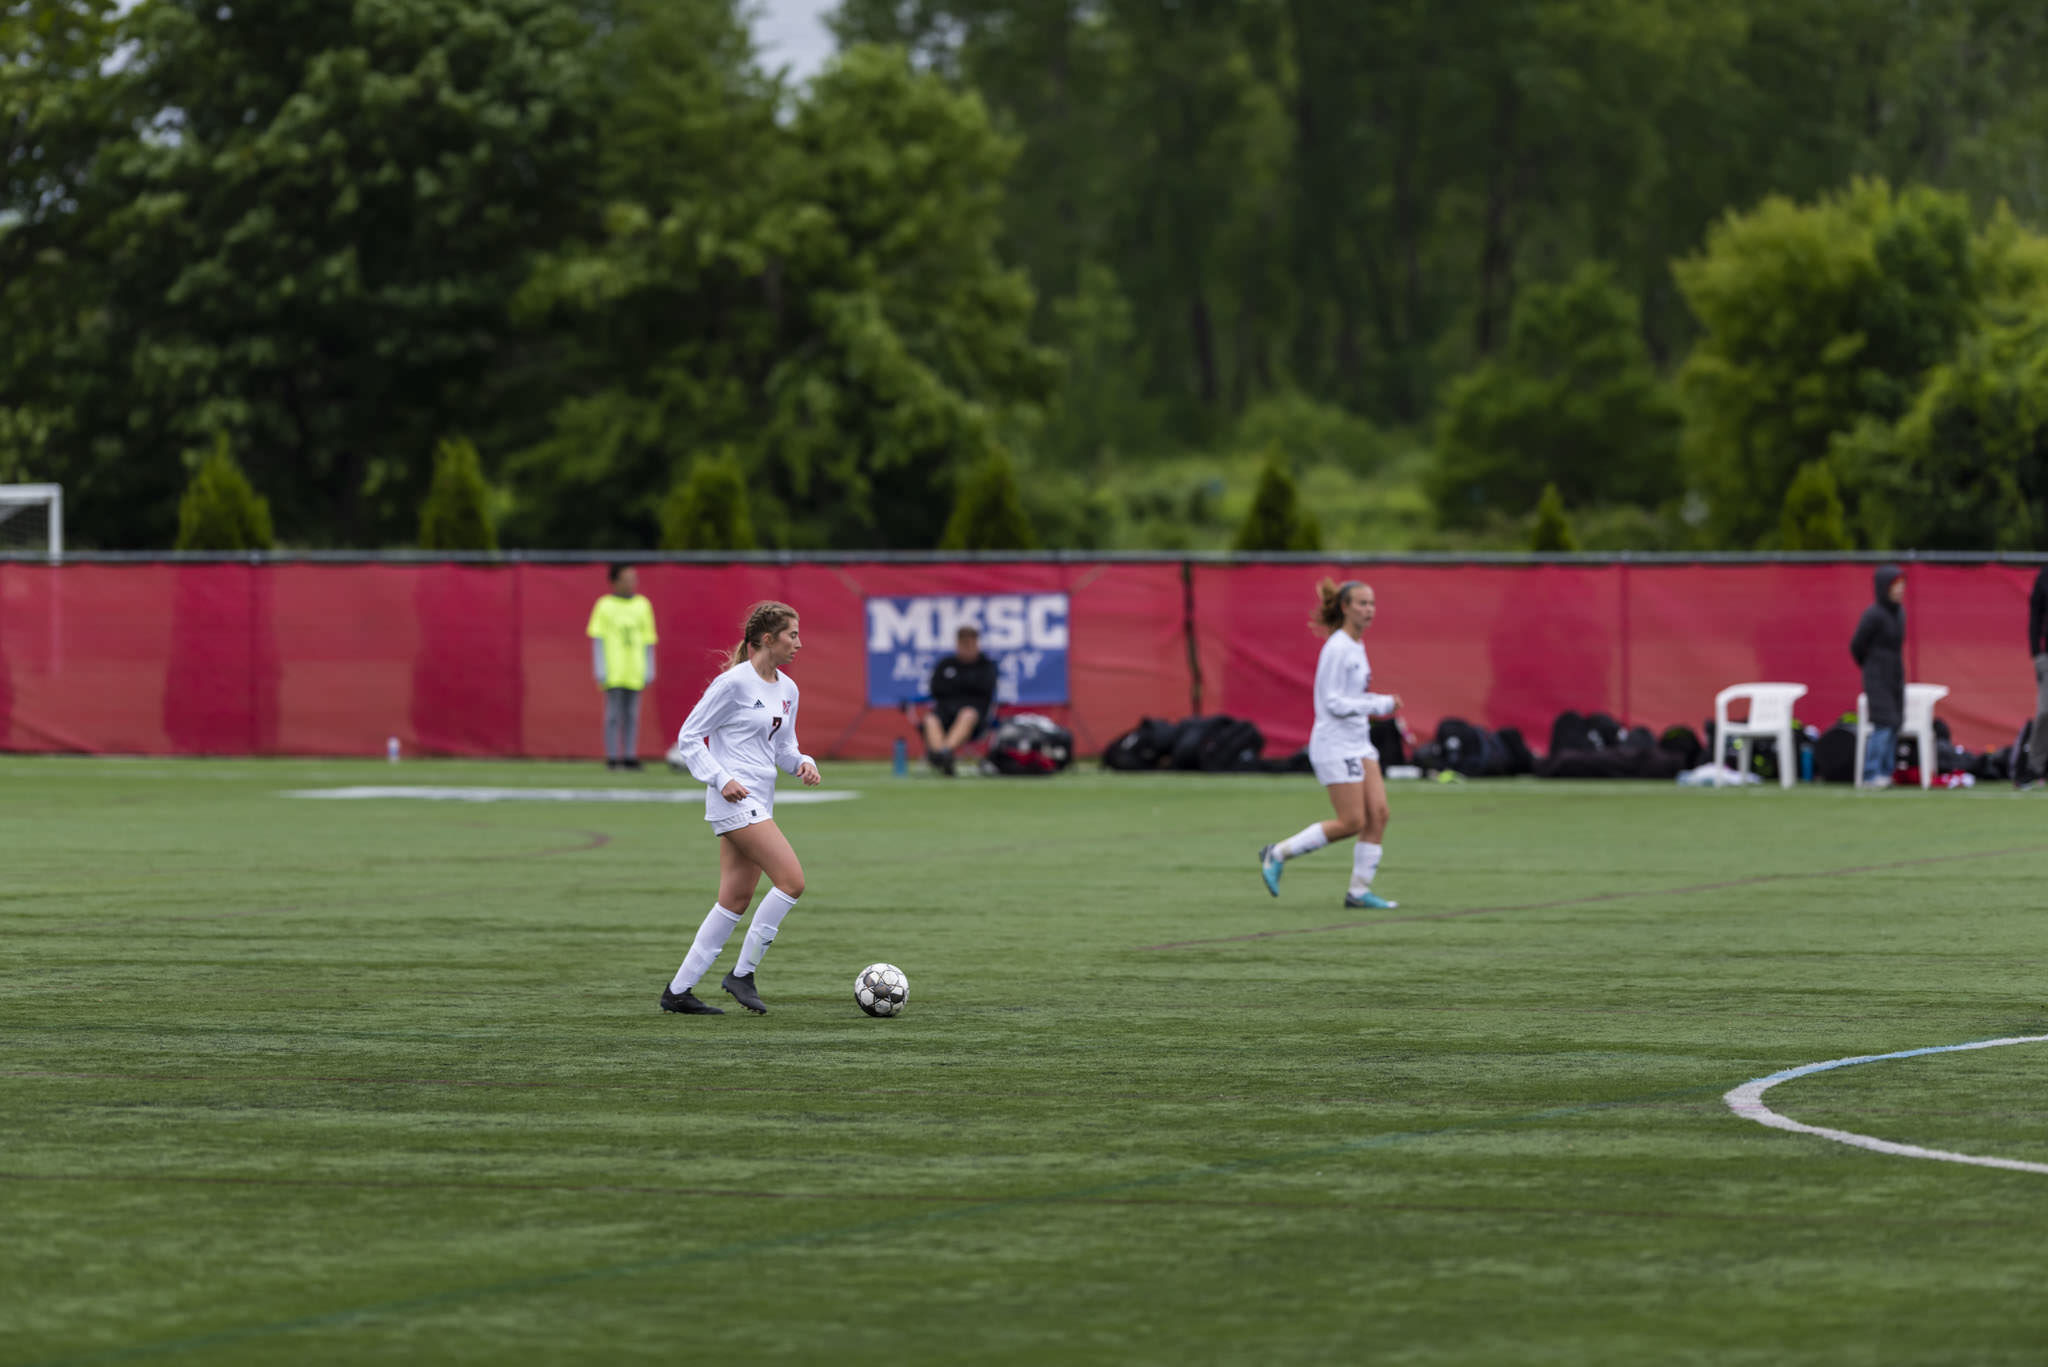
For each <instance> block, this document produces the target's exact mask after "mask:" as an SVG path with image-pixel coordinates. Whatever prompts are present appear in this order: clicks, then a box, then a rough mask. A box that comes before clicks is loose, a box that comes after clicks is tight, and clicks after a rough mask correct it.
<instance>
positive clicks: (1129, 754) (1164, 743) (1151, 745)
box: [1102, 717, 1181, 770]
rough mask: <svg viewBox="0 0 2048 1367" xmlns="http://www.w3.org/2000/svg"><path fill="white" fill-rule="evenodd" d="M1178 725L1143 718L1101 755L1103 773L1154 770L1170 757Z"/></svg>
mask: <svg viewBox="0 0 2048 1367" xmlns="http://www.w3.org/2000/svg"><path fill="white" fill-rule="evenodd" d="M1180 726H1181V724H1180V723H1179V722H1177V721H1166V720H1163V719H1161V718H1159V717H1147V718H1145V719H1144V720H1143V721H1141V722H1139V723H1138V724H1137V725H1136V726H1134V727H1132V728H1131V729H1130V730H1128V731H1126V732H1124V733H1123V734H1122V735H1121V736H1118V737H1117V738H1116V739H1115V740H1113V741H1111V742H1110V743H1109V745H1108V747H1107V748H1105V749H1104V750H1103V752H1102V765H1103V767H1104V768H1105V769H1129V770H1140V769H1157V768H1158V767H1159V766H1160V765H1162V764H1164V763H1166V760H1167V757H1168V756H1170V755H1171V754H1172V753H1173V742H1174V740H1175V738H1177V737H1178V736H1179V735H1180Z"/></svg>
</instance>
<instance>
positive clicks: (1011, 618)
mask: <svg viewBox="0 0 2048 1367" xmlns="http://www.w3.org/2000/svg"><path fill="white" fill-rule="evenodd" d="M867 606H868V705H869V706H870V707H896V706H900V705H901V704H903V703H906V702H912V701H915V700H916V699H918V698H922V697H924V696H925V690H926V689H927V688H929V687H930V686H931V681H932V668H933V666H935V665H937V664H938V662H939V661H940V660H941V659H943V658H944V657H945V656H947V655H950V654H952V653H953V650H954V647H955V644H956V639H957V636H958V633H959V631H960V628H961V627H964V626H971V627H975V628H977V629H979V630H980V632H981V649H982V652H983V653H984V654H986V655H987V656H989V657H990V658H991V659H993V660H994V661H995V662H996V667H997V668H998V669H999V670H1001V672H1002V681H1001V682H1000V683H999V684H998V685H997V686H996V701H997V702H1002V703H1040V704H1043V703H1063V702H1066V701H1068V698H1067V595H1065V594H1064V593H999V594H990V595H988V596H986V597H957V598H956V597H925V598H870V599H868V600H867Z"/></svg>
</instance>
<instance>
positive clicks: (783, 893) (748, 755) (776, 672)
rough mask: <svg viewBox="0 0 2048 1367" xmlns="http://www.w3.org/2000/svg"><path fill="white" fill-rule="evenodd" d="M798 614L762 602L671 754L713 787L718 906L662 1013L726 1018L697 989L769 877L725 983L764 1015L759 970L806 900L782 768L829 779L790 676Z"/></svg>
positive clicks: (707, 814)
mask: <svg viewBox="0 0 2048 1367" xmlns="http://www.w3.org/2000/svg"><path fill="white" fill-rule="evenodd" d="M801 648H802V643H801V642H800V641H799V639H798V637H797V619H796V609H795V608H793V607H791V606H789V604H787V603H756V604H754V606H753V607H752V608H750V609H748V611H747V625H746V629H745V634H744V635H742V636H741V637H740V643H739V644H738V645H737V646H735V647H733V650H732V653H731V655H729V656H728V657H727V660H728V664H729V668H727V669H726V671H725V672H724V673H722V674H720V675H719V676H718V677H717V678H715V679H713V680H712V681H711V686H710V687H709V688H706V689H705V690H704V696H703V697H702V698H700V699H698V700H697V706H696V707H695V708H693V709H692V710H691V712H690V716H689V720H687V721H685V722H684V723H683V729H682V731H681V732H680V733H679V734H678V735H677V736H676V748H675V749H674V750H671V751H670V752H669V758H670V760H671V761H674V762H679V763H681V764H682V765H683V767H685V768H687V769H688V770H689V771H690V772H691V773H692V774H693V775H695V776H696V777H697V778H698V779H699V780H701V781H702V782H703V783H704V785H705V788H704V819H705V820H706V821H708V822H710V823H711V830H712V833H713V834H715V835H717V836H718V837H719V842H718V901H717V903H716V904H715V905H714V906H713V907H712V908H711V911H710V912H709V913H708V914H707V915H706V916H705V917H704V924H703V925H701V926H699V927H698V928H697V938H696V940H695V941H694V942H693V943H692V944H691V945H690V953H689V955H688V957H686V958H685V959H684V960H683V966H682V967H681V968H678V969H677V970H676V976H675V978H674V979H673V980H672V981H671V982H670V983H669V985H668V986H667V987H665V988H663V989H662V991H661V1009H662V1010H664V1011H679V1012H682V1013H684V1014H685V1015H692V1016H722V1015H724V1014H725V1013H724V1012H723V1011H721V1010H719V1009H718V1008H717V1007H715V1006H709V1005H706V1004H705V1003H704V1002H701V1001H699V1000H698V999H697V996H696V994H695V993H694V992H692V991H691V990H690V989H691V988H693V987H695V986H696V985H697V980H698V979H699V978H701V977H703V976H704V974H705V971H706V970H708V969H709V968H710V967H711V965H712V963H713V962H715V961H716V960H717V958H718V953H719V951H720V950H722V949H724V948H725V942H726V940H727V938H728V937H730V936H731V935H732V932H733V928H734V927H736V926H738V925H739V923H740V921H741V920H742V919H743V918H744V917H745V916H746V914H747V904H748V903H749V902H752V901H753V900H754V889H755V888H756V887H758V886H759V884H760V879H761V875H762V874H763V873H765V874H767V875H768V881H769V883H770V884H771V885H772V886H771V887H770V888H769V890H768V895H767V896H766V897H764V898H762V899H761V906H760V909H759V910H757V911H755V913H754V924H753V925H752V927H750V928H749V929H748V931H747V938H746V940H745V941H744V942H743V943H742V944H741V946H740V961H739V964H738V965H737V966H736V967H735V968H734V969H733V971H732V972H730V973H727V974H726V975H725V981H724V982H723V983H721V984H720V986H722V987H723V988H724V989H725V990H726V991H727V992H729V993H731V994H732V996H733V999H734V1000H736V1001H737V1002H739V1004H740V1005H741V1006H744V1007H746V1008H747V1010H749V1011H752V1012H754V1013H755V1014H756V1015H765V1014H766V1013H767V1011H768V1006H767V1003H765V1002H763V1001H762V1000H761V994H760V993H759V992H757V991H755V990H754V970H755V969H756V968H758V967H760V964H761V956H762V955H764V954H766V953H767V952H768V946H769V945H771V944H773V943H775V932H776V931H777V930H778V929H780V928H781V926H782V918H783V917H785V916H787V915H788V914H789V911H790V908H791V907H794V906H795V905H796V899H797V898H799V897H801V896H803V895H804V868H803V865H802V864H800V863H798V862H797V857H796V851H795V850H792V849H791V848H790V847H789V840H788V839H787V838H786V837H785V836H784V835H783V834H782V831H781V830H780V828H778V827H777V826H776V824H775V771H776V770H777V769H781V770H782V771H784V772H785V773H790V774H794V775H796V776H797V777H798V778H800V779H802V780H803V781H804V786H805V787H806V788H815V787H817V786H818V784H820V783H821V782H823V781H824V780H823V779H821V778H820V777H819V776H818V765H817V761H815V760H813V759H812V758H811V757H810V756H809V755H806V754H804V753H803V751H802V750H800V749H799V748H798V747H797V743H796V702H797V694H796V680H794V679H792V678H790V677H789V676H788V675H787V674H784V673H783V672H782V669H783V666H785V665H787V664H788V663H789V662H790V661H792V660H794V659H795V658H796V654H797V651H798V650H799V649H801Z"/></svg>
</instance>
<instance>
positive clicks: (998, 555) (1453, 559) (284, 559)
mask: <svg viewBox="0 0 2048 1367" xmlns="http://www.w3.org/2000/svg"><path fill="white" fill-rule="evenodd" d="M614 561H616V562H621V563H630V564H634V565H945V564H963V563H964V564H979V565H1072V564H1091V565H1099V564H1119V565H1434V566H1456V565H1487V566H1529V565H1568V566H1597V565H1841V564H1854V565H1885V564H1894V563H1898V564H1922V565H2048V551H1576V552H1571V553H1568V554H1538V553H1536V552H1532V551H1365V550H1334V551H1272V552H1257V553H1241V552H1234V551H732V552H726V551H632V550H609V551H537V550H535V551H420V550H383V551H334V550H282V551H232V552H222V551H66V552H65V553H64V554H63V555H61V556H56V557H52V556H51V555H49V554H48V553H47V552H43V551H0V565H50V564H59V565H603V564H608V563H611V562H614Z"/></svg>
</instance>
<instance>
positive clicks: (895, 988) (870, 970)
mask: <svg viewBox="0 0 2048 1367" xmlns="http://www.w3.org/2000/svg"><path fill="white" fill-rule="evenodd" d="M853 1000H854V1001H855V1002H856V1003H857V1004H858V1005H859V1006H860V1009H861V1010H863V1011H865V1012H867V1013H868V1014H869V1015H870V1016H898V1015H901V1014H902V1013H903V1007H904V1005H905V1004H906V1003H907V1002H909V1000H910V979H908V978H906V977H904V976H903V970H902V969H900V968H898V967H896V965H894V964H869V965H868V966H867V967H866V968H863V969H862V970H861V971H860V976H859V977H857V978H855V979H854V980H853Z"/></svg>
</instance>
